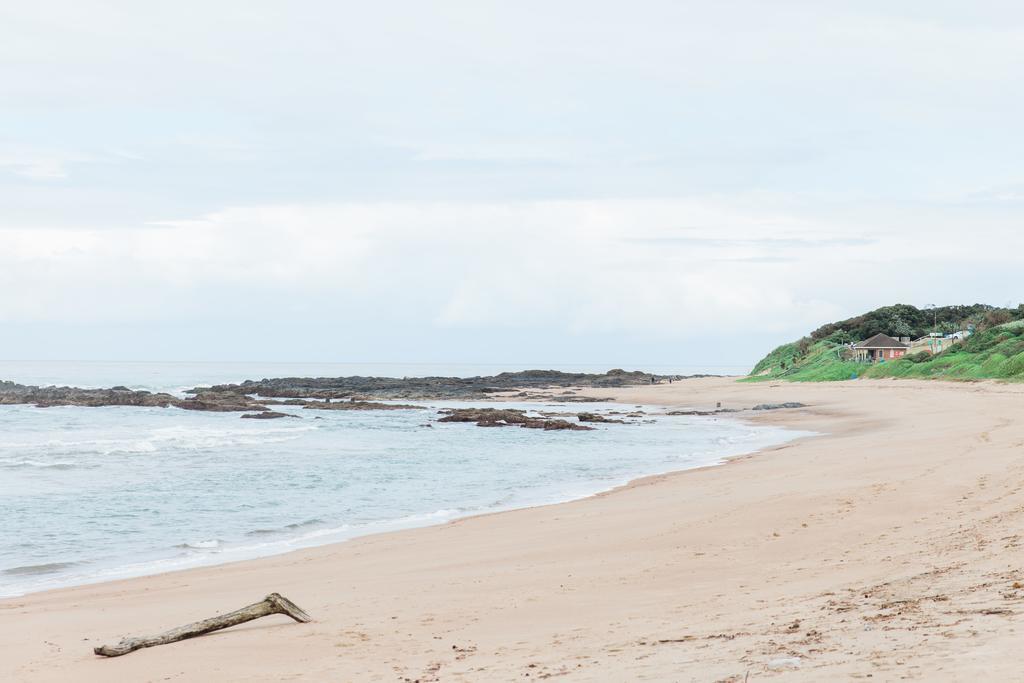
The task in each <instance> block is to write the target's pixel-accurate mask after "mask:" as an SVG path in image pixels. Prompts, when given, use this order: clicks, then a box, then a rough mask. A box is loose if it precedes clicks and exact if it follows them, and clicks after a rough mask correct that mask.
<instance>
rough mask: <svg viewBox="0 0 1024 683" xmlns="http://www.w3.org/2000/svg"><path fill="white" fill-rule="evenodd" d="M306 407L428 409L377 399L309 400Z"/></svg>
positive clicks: (319, 408) (318, 408) (314, 408)
mask: <svg viewBox="0 0 1024 683" xmlns="http://www.w3.org/2000/svg"><path fill="white" fill-rule="evenodd" d="M304 408H306V409H307V410H426V408H424V407H423V406H413V405H407V404H404V403H377V402H375V401H338V402H337V403H324V402H321V401H307V402H306V404H305V406H304Z"/></svg>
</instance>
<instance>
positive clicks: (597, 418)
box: [576, 413, 627, 425]
mask: <svg viewBox="0 0 1024 683" xmlns="http://www.w3.org/2000/svg"><path fill="white" fill-rule="evenodd" d="M576 419H577V420H579V421H580V422H604V423H609V424H620V425H624V424H627V422H626V421H625V420H617V419H615V418H611V417H605V416H604V415H598V414H597V413H579V414H577V415H576Z"/></svg>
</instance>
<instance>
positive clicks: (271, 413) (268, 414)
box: [242, 410, 298, 420]
mask: <svg viewBox="0 0 1024 683" xmlns="http://www.w3.org/2000/svg"><path fill="white" fill-rule="evenodd" d="M282 417H294V418H297V417H298V415H289V414H288V413H279V412H277V411H275V410H267V411H264V412H262V413H246V414H245V415H242V418H247V419H250V420H277V419H279V418H282Z"/></svg>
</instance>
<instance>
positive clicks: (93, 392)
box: [0, 382, 180, 408]
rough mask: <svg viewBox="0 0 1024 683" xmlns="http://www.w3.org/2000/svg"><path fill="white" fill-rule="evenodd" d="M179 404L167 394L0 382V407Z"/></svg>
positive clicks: (165, 405)
mask: <svg viewBox="0 0 1024 683" xmlns="http://www.w3.org/2000/svg"><path fill="white" fill-rule="evenodd" d="M179 400H180V399H178V398H175V397H174V396H171V395H170V394H154V393H151V392H149V391H132V390H131V389H128V388H126V387H115V388H113V389H80V388H78V387H36V386H26V385H24V384H15V383H13V382H0V405H16V404H32V405H35V406H37V407H39V408H50V407H54V406H84V407H99V406H144V407H155V408H166V407H168V406H172V405H175V404H176V403H177V402H178V401H179Z"/></svg>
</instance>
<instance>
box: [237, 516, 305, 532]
mask: <svg viewBox="0 0 1024 683" xmlns="http://www.w3.org/2000/svg"><path fill="white" fill-rule="evenodd" d="M323 523H324V520H322V519H318V518H316V517H314V518H313V519H307V520H306V521H304V522H295V523H293V524H285V525H284V526H282V527H277V528H276V529H253V530H252V531H247V532H246V533H245V535H246V536H268V535H270V534H282V533H288V532H289V531H295V530H296V529H303V528H305V527H309V526H315V525H317V524H323Z"/></svg>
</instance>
